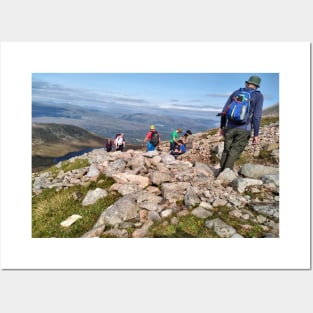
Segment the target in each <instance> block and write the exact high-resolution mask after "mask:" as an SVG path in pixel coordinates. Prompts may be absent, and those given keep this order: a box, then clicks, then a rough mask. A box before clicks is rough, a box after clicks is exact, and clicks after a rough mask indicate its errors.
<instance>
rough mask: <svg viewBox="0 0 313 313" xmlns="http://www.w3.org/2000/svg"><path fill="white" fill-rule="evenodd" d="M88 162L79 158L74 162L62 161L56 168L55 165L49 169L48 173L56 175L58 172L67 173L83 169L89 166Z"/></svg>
mask: <svg viewBox="0 0 313 313" xmlns="http://www.w3.org/2000/svg"><path fill="white" fill-rule="evenodd" d="M89 165H90V164H89V161H88V159H81V158H77V159H75V160H74V161H72V162H70V161H63V162H61V166H60V167H57V166H56V165H54V166H52V167H50V168H49V169H48V171H49V172H52V173H55V174H56V175H57V174H58V173H59V172H60V171H63V172H68V171H73V170H76V169H79V168H83V167H87V166H89Z"/></svg>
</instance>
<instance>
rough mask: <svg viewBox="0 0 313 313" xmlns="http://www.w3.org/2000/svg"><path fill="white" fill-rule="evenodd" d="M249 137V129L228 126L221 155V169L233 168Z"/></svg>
mask: <svg viewBox="0 0 313 313" xmlns="http://www.w3.org/2000/svg"><path fill="white" fill-rule="evenodd" d="M249 139H250V131H249V130H245V129H240V128H230V129H227V130H226V132H225V138H224V140H225V141H224V150H223V153H222V157H221V162H220V165H221V171H223V170H224V169H225V168H229V169H231V170H232V169H233V167H234V164H235V161H236V160H238V159H239V157H240V155H241V153H242V152H243V150H244V149H245V147H246V145H247V144H248V142H249Z"/></svg>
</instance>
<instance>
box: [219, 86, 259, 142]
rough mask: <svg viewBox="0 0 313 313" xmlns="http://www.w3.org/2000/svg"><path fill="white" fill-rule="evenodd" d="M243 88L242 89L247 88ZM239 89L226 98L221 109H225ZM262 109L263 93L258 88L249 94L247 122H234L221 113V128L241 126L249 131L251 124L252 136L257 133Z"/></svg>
mask: <svg viewBox="0 0 313 313" xmlns="http://www.w3.org/2000/svg"><path fill="white" fill-rule="evenodd" d="M247 89H248V88H245V89H244V90H247ZM238 91H239V90H235V91H234V92H233V93H232V94H231V95H230V97H229V98H228V99H227V102H226V103H225V106H224V108H223V111H222V112H224V111H225V109H226V107H227V106H228V105H229V104H230V103H231V102H232V100H233V98H234V96H235V95H236V94H237V93H238ZM262 111H263V95H262V93H261V92H260V91H259V90H256V92H254V93H252V95H251V104H250V113H251V114H250V115H251V116H252V117H251V118H250V119H249V120H248V121H247V123H245V124H235V123H232V122H231V121H228V120H227V119H226V117H225V116H224V115H223V114H222V115H221V125H220V127H221V128H222V129H230V128H241V129H245V130H249V131H251V129H252V125H253V136H258V135H259V129H260V123H261V118H262Z"/></svg>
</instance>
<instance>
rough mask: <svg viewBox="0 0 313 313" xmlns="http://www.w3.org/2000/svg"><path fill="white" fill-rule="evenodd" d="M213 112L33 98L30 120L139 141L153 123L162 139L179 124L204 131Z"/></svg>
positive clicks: (214, 120)
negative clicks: (108, 106)
mask: <svg viewBox="0 0 313 313" xmlns="http://www.w3.org/2000/svg"><path fill="white" fill-rule="evenodd" d="M215 115H216V112H209V113H204V114H201V115H200V116H199V115H196V113H194V114H193V112H192V111H190V112H188V113H186V112H181V111H179V110H176V111H175V110H163V111H162V110H155V109H154V108H151V110H150V112H149V113H148V114H146V113H142V112H136V111H130V110H129V111H126V110H125V108H117V107H116V106H115V107H112V109H111V110H110V112H105V111H102V110H99V109H96V108H89V107H81V106H75V105H70V104H64V105H61V104H50V105H46V104H41V103H38V102H33V104H32V121H33V123H58V124H68V125H75V126H78V127H81V128H83V129H86V130H88V131H91V132H93V133H96V134H98V135H99V136H103V137H109V138H114V137H115V135H116V134H117V133H121V132H122V133H124V134H125V138H126V140H127V141H128V142H129V143H133V144H136V143H139V142H140V143H141V142H142V140H143V139H144V137H145V135H146V133H147V132H148V131H149V126H150V125H152V124H153V125H155V126H156V128H157V129H158V130H159V132H160V134H161V139H162V140H167V139H169V137H170V134H171V132H172V131H173V130H175V129H177V128H182V129H183V131H186V130H187V129H190V130H192V132H199V131H204V130H207V129H210V128H214V127H216V126H217V125H218V123H219V122H218V118H217V117H216V116H215Z"/></svg>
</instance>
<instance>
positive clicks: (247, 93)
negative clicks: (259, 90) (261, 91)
mask: <svg viewBox="0 0 313 313" xmlns="http://www.w3.org/2000/svg"><path fill="white" fill-rule="evenodd" d="M254 92H256V90H253V89H245V88H240V89H239V90H238V92H237V93H236V94H235V96H234V97H233V100H232V102H231V103H230V104H229V105H228V106H227V107H226V109H225V111H224V112H223V113H224V114H225V116H226V118H227V119H228V120H229V121H231V122H232V123H235V124H245V123H247V122H248V120H249V118H250V104H251V96H252V94H253V93H254Z"/></svg>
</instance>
